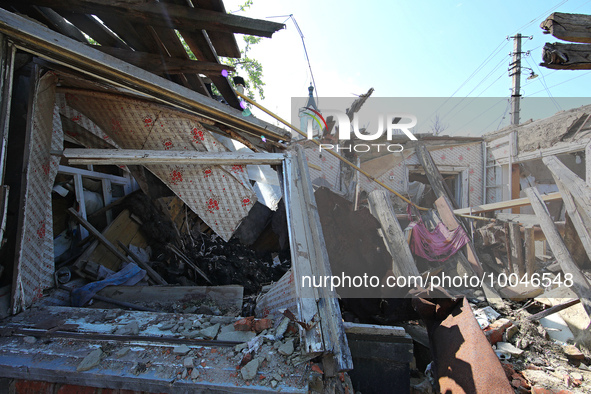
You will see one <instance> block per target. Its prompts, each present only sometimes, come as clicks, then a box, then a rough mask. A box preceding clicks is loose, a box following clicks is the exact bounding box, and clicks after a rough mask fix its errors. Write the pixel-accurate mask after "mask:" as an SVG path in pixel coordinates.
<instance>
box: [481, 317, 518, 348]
mask: <svg viewBox="0 0 591 394" xmlns="http://www.w3.org/2000/svg"><path fill="white" fill-rule="evenodd" d="M512 325H513V323H512V322H511V320H509V319H499V320H497V321H495V322H493V323H492V324H491V325H489V326H488V327H487V328H486V329H485V330H484V335H486V338H487V339H488V341H489V342H490V344H491V345H494V344H496V343H497V342H501V341H502V340H503V333H504V332H505V330H507V329H508V328H509V327H511V326H512Z"/></svg>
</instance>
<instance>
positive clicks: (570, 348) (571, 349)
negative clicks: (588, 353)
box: [562, 345, 585, 360]
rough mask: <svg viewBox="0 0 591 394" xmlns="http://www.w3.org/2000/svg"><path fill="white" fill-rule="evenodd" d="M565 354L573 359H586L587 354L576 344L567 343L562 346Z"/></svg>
mask: <svg viewBox="0 0 591 394" xmlns="http://www.w3.org/2000/svg"><path fill="white" fill-rule="evenodd" d="M562 350H563V351H564V354H566V356H567V357H568V358H569V359H571V360H584V359H585V355H584V354H583V353H582V352H581V351H580V350H579V349H578V348H577V347H576V346H574V345H565V346H563V347H562Z"/></svg>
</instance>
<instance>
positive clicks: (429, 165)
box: [416, 144, 484, 275]
mask: <svg viewBox="0 0 591 394" xmlns="http://www.w3.org/2000/svg"><path fill="white" fill-rule="evenodd" d="M416 153H417V158H418V159H419V162H420V163H421V165H422V166H423V169H424V170H425V173H426V175H427V178H428V179H429V183H430V184H431V187H432V188H433V191H434V192H435V195H436V196H437V197H438V198H437V200H436V201H435V208H436V209H437V212H439V216H440V217H441V221H442V222H443V223H444V224H445V225H446V226H447V228H448V229H449V230H451V231H453V230H455V229H456V228H457V227H458V226H461V227H462V229H464V226H463V225H462V224H461V223H460V221H459V220H458V219H457V217H456V216H455V215H454V211H453V204H452V201H451V199H450V197H449V196H450V195H451V193H450V192H449V190H448V188H447V185H446V183H445V182H444V180H443V177H442V176H441V173H440V172H439V170H438V169H437V166H436V165H435V162H434V161H433V158H432V157H431V154H430V153H429V151H428V150H427V147H426V146H425V145H423V144H419V145H418V146H417V147H416ZM464 231H465V229H464ZM464 251H465V256H466V258H467V259H468V262H469V263H470V266H471V267H472V270H473V271H474V272H475V273H476V274H477V275H482V274H483V273H484V271H483V270H482V265H481V264H480V261H479V260H478V255H477V254H476V249H475V248H474V244H473V243H472V241H470V242H468V243H467V244H466V246H465V247H464Z"/></svg>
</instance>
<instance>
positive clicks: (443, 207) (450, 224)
mask: <svg viewBox="0 0 591 394" xmlns="http://www.w3.org/2000/svg"><path fill="white" fill-rule="evenodd" d="M435 208H436V209H437V212H438V213H439V217H441V221H442V222H443V224H445V227H447V228H448V229H449V230H450V231H453V230H455V229H456V228H458V227H462V228H463V226H462V225H461V223H460V222H459V221H458V219H457V218H456V216H455V215H454V214H453V211H452V208H451V206H450V205H449V203H448V202H447V200H446V199H445V198H444V196H442V197H439V198H438V199H437V200H436V201H435ZM464 231H465V230H464ZM460 252H462V251H458V253H460ZM462 254H465V258H466V259H467V260H468V262H469V263H470V267H471V268H472V270H473V271H474V273H476V274H477V275H482V274H483V273H484V271H483V270H482V265H481V264H480V260H479V259H478V255H477V254H476V249H475V248H474V244H473V243H472V241H469V242H468V243H467V244H466V246H464V248H463V253H462Z"/></svg>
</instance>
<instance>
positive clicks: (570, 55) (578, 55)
mask: <svg viewBox="0 0 591 394" xmlns="http://www.w3.org/2000/svg"><path fill="white" fill-rule="evenodd" d="M542 59H543V60H544V62H543V63H540V65H541V66H544V67H546V68H551V69H554V70H591V45H589V44H564V43H562V42H555V43H554V44H550V43H546V45H544V48H543V49H542Z"/></svg>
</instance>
